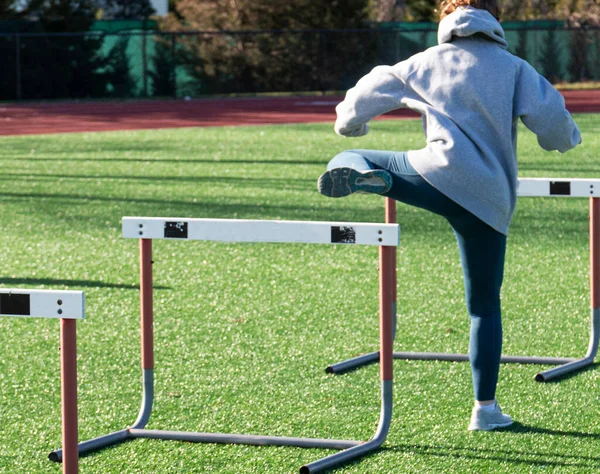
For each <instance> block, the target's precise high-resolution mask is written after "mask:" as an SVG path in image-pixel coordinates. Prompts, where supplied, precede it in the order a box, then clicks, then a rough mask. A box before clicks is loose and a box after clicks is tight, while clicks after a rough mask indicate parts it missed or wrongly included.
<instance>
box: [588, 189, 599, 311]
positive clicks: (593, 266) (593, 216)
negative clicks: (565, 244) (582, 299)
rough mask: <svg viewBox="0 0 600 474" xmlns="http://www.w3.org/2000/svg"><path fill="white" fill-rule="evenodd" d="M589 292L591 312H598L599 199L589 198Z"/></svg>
mask: <svg viewBox="0 0 600 474" xmlns="http://www.w3.org/2000/svg"><path fill="white" fill-rule="evenodd" d="M590 291H591V300H592V311H597V312H600V198H595V197H590Z"/></svg>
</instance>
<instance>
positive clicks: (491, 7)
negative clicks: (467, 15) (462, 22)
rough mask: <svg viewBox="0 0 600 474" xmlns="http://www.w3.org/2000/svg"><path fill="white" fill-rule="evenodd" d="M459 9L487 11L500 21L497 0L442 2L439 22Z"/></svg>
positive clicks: (445, 0)
mask: <svg viewBox="0 0 600 474" xmlns="http://www.w3.org/2000/svg"><path fill="white" fill-rule="evenodd" d="M459 7H473V8H479V9H480V10H487V11H488V12H490V13H491V14H492V15H493V16H494V18H496V20H498V21H500V15H501V14H502V8H501V7H500V2H499V1H498V0H444V1H443V2H442V3H441V5H440V8H439V13H440V20H441V19H442V18H444V17H445V16H448V15H450V13H452V12H453V11H454V10H456V9H457V8H459Z"/></svg>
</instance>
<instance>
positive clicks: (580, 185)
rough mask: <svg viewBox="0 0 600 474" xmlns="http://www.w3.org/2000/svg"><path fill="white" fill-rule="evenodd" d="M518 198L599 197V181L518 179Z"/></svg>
mask: <svg viewBox="0 0 600 474" xmlns="http://www.w3.org/2000/svg"><path fill="white" fill-rule="evenodd" d="M518 194H519V196H536V197H544V196H546V197H596V196H598V197H600V179H578V178H519V193H518Z"/></svg>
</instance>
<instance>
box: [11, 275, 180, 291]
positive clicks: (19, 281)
mask: <svg viewBox="0 0 600 474" xmlns="http://www.w3.org/2000/svg"><path fill="white" fill-rule="evenodd" d="M0 284H1V285H34V286H39V285H48V286H68V287H84V288H119V289H124V290H138V289H139V284H137V283H132V284H130V285H127V284H122V283H109V282H105V281H95V280H54V279H52V278H7V277H2V276H0ZM153 288H155V289H158V290H168V289H170V288H169V287H166V286H162V287H161V286H157V285H154V286H153Z"/></svg>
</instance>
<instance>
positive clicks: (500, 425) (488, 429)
mask: <svg viewBox="0 0 600 474" xmlns="http://www.w3.org/2000/svg"><path fill="white" fill-rule="evenodd" d="M512 424H513V422H512V421H511V422H510V423H502V424H491V425H488V426H486V427H480V426H473V425H469V431H492V430H495V429H497V428H507V427H509V426H510V425H512Z"/></svg>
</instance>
